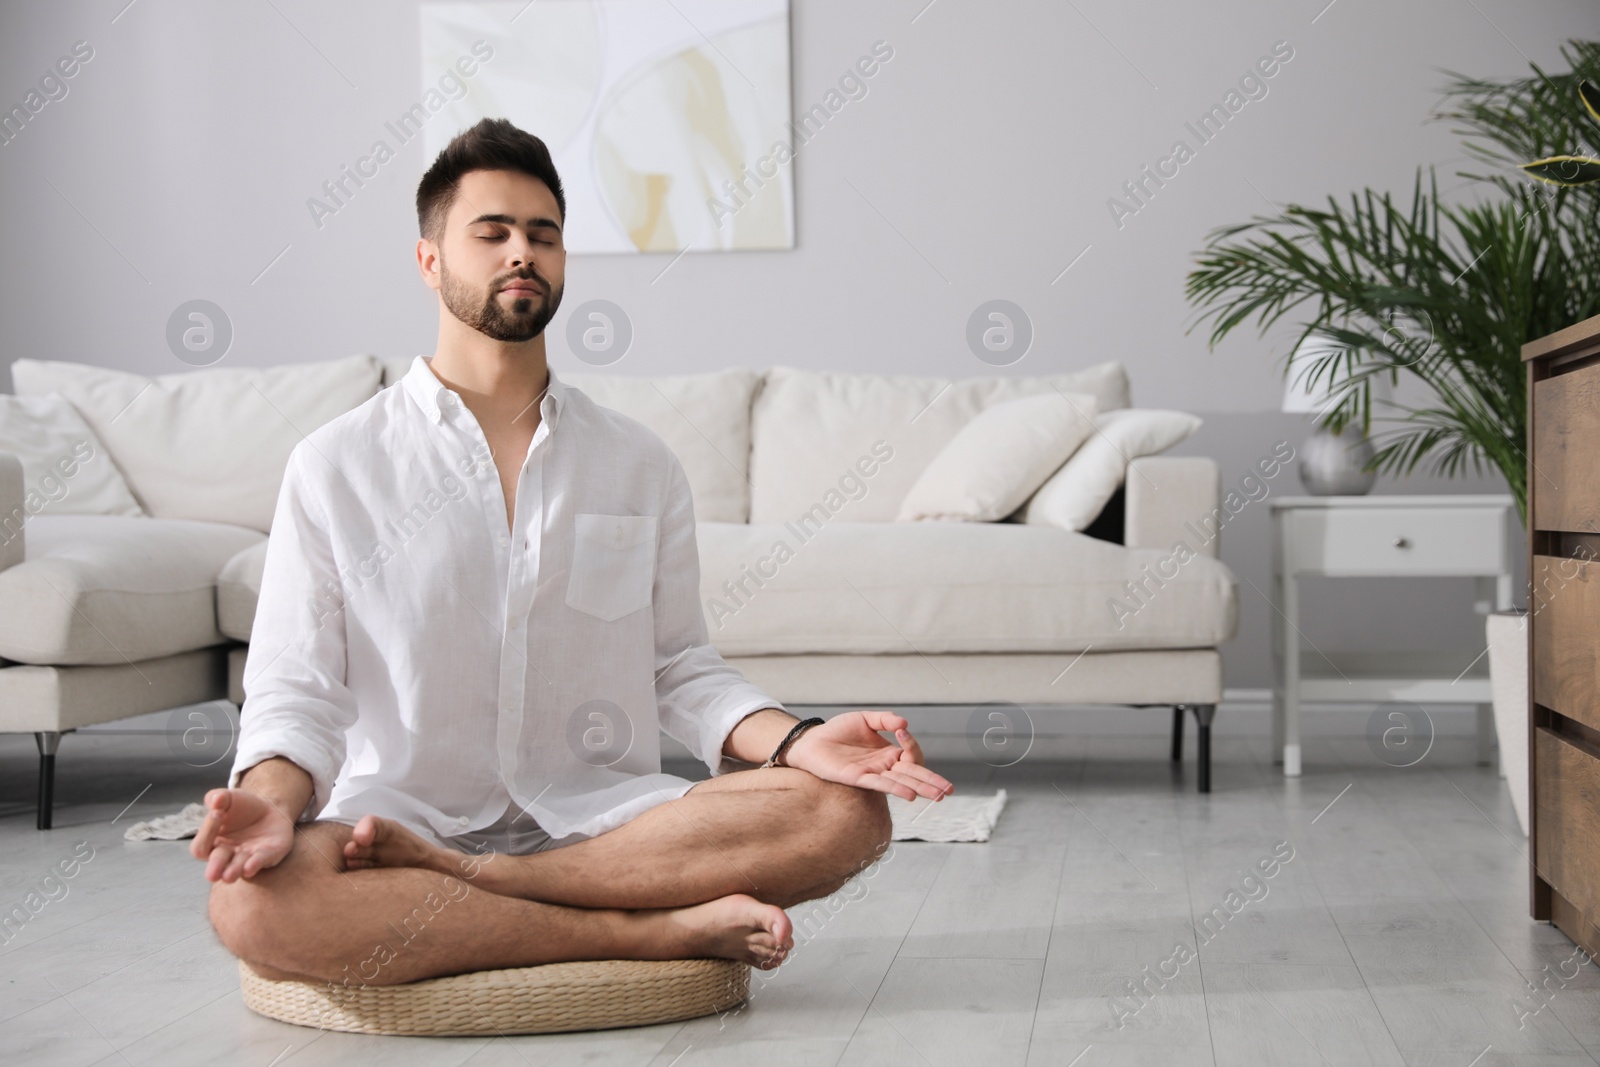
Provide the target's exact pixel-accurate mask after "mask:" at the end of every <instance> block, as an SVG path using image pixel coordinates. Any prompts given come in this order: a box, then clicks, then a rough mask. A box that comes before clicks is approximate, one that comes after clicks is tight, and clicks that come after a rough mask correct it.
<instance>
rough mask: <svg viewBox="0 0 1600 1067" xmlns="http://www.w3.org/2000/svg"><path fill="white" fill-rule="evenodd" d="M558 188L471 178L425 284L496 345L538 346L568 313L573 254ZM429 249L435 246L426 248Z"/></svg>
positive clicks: (494, 173)
mask: <svg viewBox="0 0 1600 1067" xmlns="http://www.w3.org/2000/svg"><path fill="white" fill-rule="evenodd" d="M562 221H563V220H562V218H561V214H560V208H559V207H558V206H557V204H556V198H555V194H553V193H552V192H550V187H549V186H547V185H545V184H544V182H542V181H540V180H538V179H537V178H533V177H530V176H528V175H526V174H522V173H519V172H516V171H505V170H476V171H472V172H470V173H468V174H466V175H464V176H463V177H462V179H461V183H460V185H459V187H458V188H457V190H456V198H455V203H453V204H451V206H450V213H449V215H448V217H447V218H446V219H445V226H444V233H443V234H442V235H441V236H440V239H439V244H438V246H437V251H438V259H437V261H436V265H437V274H429V273H428V269H429V268H428V264H427V261H426V259H427V257H426V256H424V265H423V271H424V277H425V278H427V281H428V284H429V285H431V286H433V287H434V288H436V289H438V290H439V294H440V296H441V298H442V299H443V300H444V305H445V307H446V308H447V309H448V310H449V312H450V314H451V315H453V316H455V317H456V318H457V319H459V320H460V321H461V322H462V323H464V324H465V325H467V326H470V327H472V328H473V329H474V330H477V331H478V332H479V333H481V334H483V335H484V336H486V337H492V338H494V339H495V340H496V341H511V342H519V341H531V340H532V339H533V338H535V337H537V336H539V334H540V333H542V332H543V331H544V328H545V327H546V326H548V325H549V324H550V320H551V319H552V318H554V317H555V313H556V309H557V308H559V307H560V306H561V294H562V292H563V290H564V288H565V284H566V268H567V252H566V248H565V246H564V245H563V244H562V239H561V223H562ZM422 243H423V245H424V246H425V247H426V246H429V245H431V242H428V241H426V240H424V241H423V242H422Z"/></svg>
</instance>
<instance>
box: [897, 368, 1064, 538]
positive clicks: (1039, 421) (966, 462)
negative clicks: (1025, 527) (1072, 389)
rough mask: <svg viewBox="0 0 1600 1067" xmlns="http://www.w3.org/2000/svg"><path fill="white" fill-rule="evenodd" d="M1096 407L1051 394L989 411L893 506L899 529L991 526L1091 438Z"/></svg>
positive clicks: (952, 441)
mask: <svg viewBox="0 0 1600 1067" xmlns="http://www.w3.org/2000/svg"><path fill="white" fill-rule="evenodd" d="M1094 416H1095V400H1094V397H1093V396H1090V395H1089V394H1087V393H1064V392H1057V391H1055V390H1054V389H1052V390H1051V391H1050V392H1048V393H1040V394H1038V395H1037V396H1027V397H1022V398H1021V399H1019V400H1007V401H1005V402H1003V403H1000V404H994V405H992V406H990V407H987V408H985V409H984V410H983V411H981V412H980V413H979V414H978V415H977V417H976V418H974V419H972V420H971V421H970V422H968V423H967V424H966V425H965V426H963V427H962V428H961V430H960V431H959V432H957V434H956V435H955V437H953V438H951V439H950V441H949V443H948V444H946V445H945V446H944V448H942V449H940V450H939V452H938V454H937V455H935V456H934V457H933V461H932V462H931V463H929V464H928V466H927V467H926V468H924V469H923V471H922V474H921V475H920V476H919V477H918V478H917V480H916V481H915V482H914V483H913V484H912V486H911V491H910V492H909V493H907V494H906V498H905V500H903V501H902V502H901V504H900V512H899V514H898V515H896V516H895V519H896V521H898V522H913V521H916V520H919V519H945V520H957V521H961V522H998V521H999V520H1001V519H1003V518H1005V517H1006V516H1007V515H1009V514H1011V513H1012V512H1013V511H1015V510H1017V508H1018V507H1020V506H1021V505H1022V502H1023V501H1025V500H1027V499H1028V497H1029V496H1030V495H1032V493H1033V492H1034V490H1036V489H1038V488H1039V486H1040V485H1042V484H1044V480H1045V479H1046V478H1048V477H1050V474H1051V472H1052V471H1054V470H1055V469H1056V468H1057V467H1060V466H1061V464H1062V463H1064V462H1066V459H1067V457H1068V456H1070V455H1072V453H1073V452H1074V451H1075V450H1076V449H1077V448H1078V446H1079V445H1081V444H1083V442H1084V441H1085V440H1086V439H1087V438H1088V437H1089V435H1090V434H1091V433H1093V432H1094Z"/></svg>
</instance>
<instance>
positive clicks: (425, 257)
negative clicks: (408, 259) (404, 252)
mask: <svg viewBox="0 0 1600 1067" xmlns="http://www.w3.org/2000/svg"><path fill="white" fill-rule="evenodd" d="M417 271H418V273H420V274H421V275H422V280H423V281H424V282H427V283H428V288H430V289H438V288H439V287H440V285H442V284H443V282H442V280H441V279H440V277H439V246H438V245H436V244H434V243H433V242H432V241H430V240H428V239H427V238H426V237H422V238H418V240H417Z"/></svg>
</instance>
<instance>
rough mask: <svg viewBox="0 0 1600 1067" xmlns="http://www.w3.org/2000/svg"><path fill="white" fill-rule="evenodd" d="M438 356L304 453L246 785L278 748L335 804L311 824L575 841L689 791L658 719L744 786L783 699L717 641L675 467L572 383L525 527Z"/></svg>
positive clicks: (549, 425) (244, 750)
mask: <svg viewBox="0 0 1600 1067" xmlns="http://www.w3.org/2000/svg"><path fill="white" fill-rule="evenodd" d="M430 359H431V357H426V356H418V357H416V359H414V360H413V361H412V364H411V369H410V371H409V372H408V373H407V374H406V376H405V377H404V378H403V379H402V380H401V381H400V382H399V383H398V384H397V385H395V386H391V387H390V388H387V389H384V390H382V391H381V392H379V393H378V395H376V396H374V397H373V398H371V399H370V400H368V401H367V402H366V403H364V404H362V405H361V406H360V407H358V408H356V409H355V410H353V411H350V412H347V413H346V414H344V415H341V416H340V417H338V418H336V419H334V420H333V421H332V422H329V423H327V424H326V425H324V426H322V427H320V428H319V429H317V430H315V431H314V432H312V433H311V434H309V435H308V436H307V437H306V438H305V439H304V440H302V441H301V442H300V443H299V444H298V445H297V446H296V447H295V449H294V451H293V453H292V454H291V455H290V457H289V463H288V467H287V469H286V471H285V473H284V480H283V486H282V489H281V490H280V492H279V495H278V503H277V510H276V512H275V514H274V518H273V523H272V533H271V537H270V538H269V539H268V544H267V553H266V562H265V570H264V573H263V574H262V579H261V595H260V599H259V602H258V605H257V608H256V615H255V622H254V625H253V627H252V631H251V636H250V649H249V653H248V656H247V659H246V663H245V701H244V705H243V707H242V708H241V709H240V734H239V748H238V751H237V753H236V754H235V757H234V762H233V770H232V773H231V774H230V776H229V782H228V784H229V786H230V787H237V785H238V783H239V778H240V776H241V775H242V774H243V773H244V771H246V770H248V769H249V768H250V767H251V766H253V765H254V764H256V763H258V762H260V761H261V760H264V759H267V758H269V757H272V756H282V757H285V758H287V759H289V760H291V761H293V762H294V763H295V764H296V765H298V766H299V767H301V768H303V769H304V770H305V771H306V772H307V773H308V774H310V776H311V779H312V782H313V783H314V786H315V792H314V794H313V796H312V797H311V799H310V801H309V802H308V803H307V804H306V808H305V810H304V811H302V812H301V813H300V815H299V819H300V820H302V821H303V820H305V819H310V818H322V819H334V820H338V821H343V822H352V823H353V822H355V821H356V820H357V819H359V818H360V816H362V815H365V814H369V813H370V814H373V815H380V816H386V817H389V818H393V819H398V820H400V821H402V822H406V823H410V824H412V825H421V826H424V827H428V828H431V829H432V830H433V831H434V832H435V833H436V834H437V835H438V836H440V837H444V836H449V835H453V834H460V833H465V832H467V831H471V830H476V829H479V828H481V827H484V826H487V825H488V824H490V823H492V822H494V821H495V820H496V819H498V818H499V817H500V816H501V814H502V813H504V812H505V811H506V808H507V805H508V803H515V804H517V805H519V806H521V807H522V808H524V809H525V810H527V811H528V812H529V813H530V814H531V815H532V816H533V818H534V819H535V820H536V821H537V822H538V823H539V825H540V826H542V827H543V828H544V829H545V830H546V831H547V832H548V833H549V834H550V835H551V837H554V838H561V837H566V836H568V835H570V834H573V833H582V834H586V835H589V836H593V835H595V834H599V833H603V832H604V831H606V830H610V829H613V828H614V827H617V826H620V825H621V824H623V823H625V822H627V821H628V820H629V819H631V818H633V817H634V816H635V815H638V814H639V813H640V812H642V811H645V810H647V809H649V808H651V807H654V806H655V805H657V804H661V803H665V802H666V801H668V800H673V799H675V798H677V797H679V796H682V795H683V794H684V793H685V792H686V791H688V789H689V787H690V786H691V785H692V784H693V783H691V782H690V781H688V780H687V779H684V778H680V777H677V776H676V775H671V774H663V773H662V771H661V754H660V745H659V741H660V738H659V735H658V733H657V729H658V725H659V728H660V729H662V730H665V731H666V732H667V733H668V734H669V735H670V736H672V737H674V738H676V739H677V740H679V741H681V742H683V743H684V744H685V745H687V746H688V748H689V749H690V750H691V751H693V752H694V753H695V754H696V755H697V756H699V758H700V759H702V760H704V761H705V763H706V765H707V766H708V767H709V768H710V769H711V772H712V773H713V774H723V773H726V772H727V771H730V770H733V769H735V767H736V766H738V764H737V763H736V762H729V761H727V760H725V758H724V757H723V755H722V746H723V744H724V742H725V741H726V739H727V736H728V733H729V732H730V731H731V730H732V729H733V727H734V726H735V725H736V724H737V723H738V722H739V720H740V719H742V718H744V717H745V716H746V715H748V714H750V713H751V712H753V711H756V710H759V709H761V708H764V707H782V705H780V704H778V703H777V702H776V701H774V700H773V699H772V698H771V697H770V696H768V695H767V694H766V693H764V692H763V691H762V690H760V689H759V688H757V687H756V686H754V685H752V684H750V683H749V682H747V681H746V680H745V679H744V677H743V676H742V675H741V674H740V673H739V672H738V671H737V670H735V669H734V668H732V667H730V666H728V665H727V664H726V663H724V662H723V660H722V657H721V655H719V654H718V652H717V651H716V649H715V648H713V647H712V646H711V644H710V642H709V638H708V637H707V632H706V624H705V617H704V615H703V614H702V613H701V608H700V601H699V587H700V561H699V556H698V553H697V550H696V547H695V523H694V506H693V502H692V501H691V499H690V496H689V484H688V481H687V479H686V478H685V476H684V473H683V467H682V465H681V464H680V463H679V462H678V459H677V457H676V456H674V455H673V454H672V452H671V450H670V449H668V447H667V446H666V444H665V443H664V442H663V441H662V440H661V438H659V437H657V436H656V435H655V434H654V433H652V432H651V431H650V430H648V429H646V428H645V427H644V426H643V425H641V424H640V423H637V422H635V421H633V420H632V419H629V418H627V417H625V416H623V415H620V414H618V413H617V412H614V411H610V410H608V409H606V408H602V407H600V406H599V405H597V404H595V402H594V401H593V400H591V399H590V398H589V397H588V396H587V395H586V394H584V393H583V392H581V391H580V390H578V389H576V388H574V387H572V386H568V385H565V384H563V383H562V382H560V381H558V380H557V379H556V376H555V374H554V373H552V374H551V375H550V385H549V389H548V390H547V392H546V394H545V396H544V397H543V399H542V400H541V401H540V406H539V411H540V415H541V421H540V424H539V426H538V429H537V430H536V431H535V433H534V436H533V443H532V444H531V445H530V447H529V449H528V454H527V457H526V459H525V460H524V462H523V464H522V469H521V472H520V473H519V475H518V479H517V497H516V501H515V509H516V511H515V520H514V521H513V522H512V523H511V524H510V526H509V527H508V526H507V522H506V503H505V495H504V493H503V492H502V490H501V486H500V479H499V476H498V473H497V470H496V468H495V465H494V461H493V459H492V458H491V456H490V453H489V445H488V441H487V439H486V438H485V437H484V434H483V431H482V429H481V428H480V427H479V425H478V421H477V419H476V418H475V417H474V416H473V414H472V412H471V411H470V410H469V409H468V408H467V407H466V405H465V404H463V403H462V402H461V398H460V397H459V396H457V395H456V393H455V392H454V391H452V390H450V389H447V388H446V387H445V386H443V385H442V384H440V382H439V379H438V378H437V377H435V376H434V373H433V370H432V369H431V367H430V366H429V362H430Z"/></svg>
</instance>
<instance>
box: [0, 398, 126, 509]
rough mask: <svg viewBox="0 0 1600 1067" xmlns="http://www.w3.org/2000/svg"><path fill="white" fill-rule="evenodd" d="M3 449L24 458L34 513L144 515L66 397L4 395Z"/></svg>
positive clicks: (26, 497) (0, 401)
mask: <svg viewBox="0 0 1600 1067" xmlns="http://www.w3.org/2000/svg"><path fill="white" fill-rule="evenodd" d="M0 452H10V453H11V454H12V455H14V456H16V457H17V458H18V459H20V460H21V461H22V481H23V486H24V489H23V509H24V511H25V512H26V513H27V515H28V516H29V517H32V516H34V515H38V514H39V513H41V512H46V511H47V512H49V513H50V514H52V515H142V514H144V509H143V508H141V507H139V502H138V501H137V500H135V499H134V498H133V494H132V493H131V492H129V491H128V483H127V482H126V481H124V480H123V478H122V473H121V472H120V471H118V470H117V468H116V465H115V464H113V463H112V462H111V457H110V455H108V454H107V453H106V450H105V446H104V445H102V444H101V443H100V439H99V438H98V437H96V436H95V434H94V431H93V430H91V429H89V426H88V424H87V423H85V422H84V421H83V416H82V415H80V414H78V410H77V409H76V408H74V407H73V406H72V403H71V402H70V401H68V400H67V398H66V397H64V396H60V395H58V394H49V395H46V396H0Z"/></svg>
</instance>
